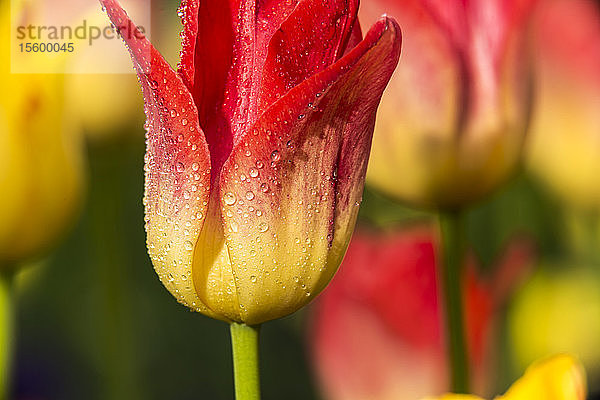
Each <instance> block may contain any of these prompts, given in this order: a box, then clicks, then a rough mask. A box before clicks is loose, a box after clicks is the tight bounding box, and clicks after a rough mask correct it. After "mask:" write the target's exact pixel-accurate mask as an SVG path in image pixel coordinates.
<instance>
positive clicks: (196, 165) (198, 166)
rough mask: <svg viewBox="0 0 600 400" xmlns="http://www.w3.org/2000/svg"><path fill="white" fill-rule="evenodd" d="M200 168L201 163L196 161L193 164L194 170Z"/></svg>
mask: <svg viewBox="0 0 600 400" xmlns="http://www.w3.org/2000/svg"><path fill="white" fill-rule="evenodd" d="M199 169H200V165H199V164H198V163H197V162H195V163H193V164H192V171H198V170H199Z"/></svg>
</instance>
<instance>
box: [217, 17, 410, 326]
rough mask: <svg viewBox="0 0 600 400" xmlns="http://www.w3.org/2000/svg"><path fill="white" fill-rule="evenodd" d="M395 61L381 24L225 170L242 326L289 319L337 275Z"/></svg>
mask: <svg viewBox="0 0 600 400" xmlns="http://www.w3.org/2000/svg"><path fill="white" fill-rule="evenodd" d="M399 54H400V31H399V27H398V25H397V24H396V22H395V21H394V20H392V19H388V18H384V19H382V20H380V21H379V22H378V23H377V24H375V26H374V27H373V28H372V29H371V31H369V33H368V34H367V36H366V38H365V40H364V41H362V42H361V43H360V44H359V45H358V46H356V47H355V49H354V50H352V51H351V52H350V53H348V54H347V55H346V56H344V57H343V58H342V59H340V60H339V61H338V62H336V63H335V64H333V65H332V66H330V67H329V68H328V69H326V70H325V71H323V72H321V73H319V74H317V75H315V76H313V77H312V78H310V79H308V80H306V81H304V82H303V83H301V84H300V85H298V86H296V87H295V88H293V89H292V90H290V91H289V92H288V93H287V94H286V95H285V96H284V97H282V98H281V99H280V100H279V101H277V102H276V103H275V104H274V105H273V106H271V107H270V108H269V109H268V110H267V111H266V112H265V113H264V114H263V115H262V116H261V118H260V119H259V120H258V121H257V123H256V124H255V125H254V126H253V127H252V128H251V129H250V131H249V132H248V133H247V134H246V135H245V136H243V137H242V139H241V140H240V142H239V143H238V144H237V145H236V147H235V148H234V150H233V152H232V154H231V156H230V158H229V159H228V160H227V163H226V164H225V165H224V167H223V172H222V176H221V183H220V193H221V201H222V215H223V219H224V221H225V227H226V229H227V231H226V232H225V238H226V243H227V248H228V252H229V256H230V258H231V262H232V264H233V274H234V276H235V284H236V288H237V293H238V297H239V301H240V311H241V316H240V319H241V320H242V321H244V322H246V323H249V324H255V323H261V322H264V321H267V320H270V319H274V318H277V317H280V316H283V315H286V314H289V313H291V312H293V311H295V310H297V309H298V308H300V307H301V306H302V305H304V304H306V303H307V302H308V301H309V300H310V299H311V298H313V297H314V296H315V295H316V294H318V293H319V292H320V291H321V290H322V289H323V287H324V286H325V285H326V284H327V282H328V281H329V280H330V279H331V277H332V276H333V274H334V272H335V270H336V269H337V267H338V265H339V263H340V261H341V258H342V256H343V254H344V252H345V249H346V246H347V243H348V241H349V238H350V234H351V232H352V229H353V225H354V222H355V219H356V214H357V211H358V204H359V202H360V199H361V195H362V187H363V183H364V175H365V169H366V164H367V159H368V153H369V147H370V143H371V137H372V132H373V131H372V129H373V125H374V120H375V112H376V109H377V106H378V103H379V98H380V96H381V93H382V92H383V89H384V88H385V86H386V84H387V82H388V80H389V78H390V76H391V74H392V71H393V70H394V68H395V66H396V64H397V62H398V58H399ZM256 303H259V304H260V305H261V307H254V306H255V305H256ZM246 306H248V307H246ZM254 310H256V311H254Z"/></svg>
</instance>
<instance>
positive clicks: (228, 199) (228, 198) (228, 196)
mask: <svg viewBox="0 0 600 400" xmlns="http://www.w3.org/2000/svg"><path fill="white" fill-rule="evenodd" d="M223 201H225V204H227V205H228V206H232V205H234V204H235V195H234V194H233V193H231V192H227V193H225V196H223Z"/></svg>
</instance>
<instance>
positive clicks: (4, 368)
mask: <svg viewBox="0 0 600 400" xmlns="http://www.w3.org/2000/svg"><path fill="white" fill-rule="evenodd" d="M13 277H14V272H13V271H12V270H2V271H0V400H8V399H9V398H10V397H11V396H10V391H11V377H12V356H13V340H14V338H13V330H14V310H13Z"/></svg>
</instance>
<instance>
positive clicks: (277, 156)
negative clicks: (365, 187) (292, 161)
mask: <svg viewBox="0 0 600 400" xmlns="http://www.w3.org/2000/svg"><path fill="white" fill-rule="evenodd" d="M280 159H281V155H280V154H279V151H277V150H274V151H273V152H272V153H271V161H275V162H276V161H279V160H280Z"/></svg>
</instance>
